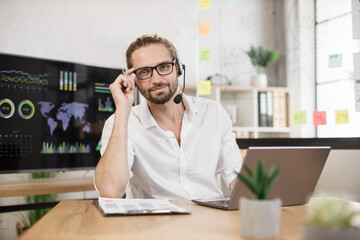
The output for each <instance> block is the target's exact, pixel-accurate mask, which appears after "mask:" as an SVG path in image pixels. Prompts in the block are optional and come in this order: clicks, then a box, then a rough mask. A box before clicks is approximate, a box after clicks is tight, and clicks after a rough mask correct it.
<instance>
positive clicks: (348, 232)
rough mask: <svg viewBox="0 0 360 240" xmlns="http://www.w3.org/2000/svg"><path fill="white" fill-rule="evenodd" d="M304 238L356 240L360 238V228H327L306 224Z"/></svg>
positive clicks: (307, 239) (313, 239)
mask: <svg viewBox="0 0 360 240" xmlns="http://www.w3.org/2000/svg"><path fill="white" fill-rule="evenodd" d="M303 239H306V240H345V239H346V240H356V239H360V228H355V227H349V228H344V229H338V230H335V229H327V228H320V227H315V226H312V225H309V224H306V225H304V228H303Z"/></svg>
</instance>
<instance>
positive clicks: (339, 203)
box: [303, 197, 360, 240]
mask: <svg viewBox="0 0 360 240" xmlns="http://www.w3.org/2000/svg"><path fill="white" fill-rule="evenodd" d="M358 214H359V212H356V211H354V210H353V208H352V206H351V204H350V202H348V201H345V200H343V199H341V198H336V197H316V198H313V199H312V200H311V202H310V203H309V205H308V208H307V223H306V224H305V225H304V228H303V235H304V239H308V240H312V239H318V240H322V239H326V240H335V239H336V240H340V239H346V240H355V239H360V228H358V227H355V226H353V220H354V218H355V217H356V216H357V215H358Z"/></svg>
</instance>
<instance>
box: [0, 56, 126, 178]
mask: <svg viewBox="0 0 360 240" xmlns="http://www.w3.org/2000/svg"><path fill="white" fill-rule="evenodd" d="M121 72H122V69H110V68H102V67H93V66H87V65H83V64H77V63H70V62H61V61H52V60H45V59H37V58H30V57H22V56H14V55H7V54H0V125H1V127H0V172H1V173H5V172H18V171H23V172H24V171H38V170H66V169H84V168H92V167H94V166H96V164H97V162H98V160H99V156H100V154H99V149H100V146H101V139H100V138H101V130H102V127H103V124H104V122H105V120H106V119H107V118H108V117H109V116H110V115H111V114H112V113H113V112H114V110H115V106H114V103H113V99H112V97H111V93H110V90H109V84H110V83H111V82H113V81H114V80H115V78H116V77H117V76H118V75H119V74H120V73H121Z"/></svg>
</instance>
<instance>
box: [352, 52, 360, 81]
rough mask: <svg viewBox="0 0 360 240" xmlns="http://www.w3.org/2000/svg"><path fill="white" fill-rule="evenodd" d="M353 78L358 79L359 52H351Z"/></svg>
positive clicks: (359, 73) (359, 77) (359, 68)
mask: <svg viewBox="0 0 360 240" xmlns="http://www.w3.org/2000/svg"><path fill="white" fill-rule="evenodd" d="M353 60H354V61H353V66H354V79H360V53H354V54H353Z"/></svg>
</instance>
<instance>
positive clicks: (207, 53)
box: [200, 49, 211, 61]
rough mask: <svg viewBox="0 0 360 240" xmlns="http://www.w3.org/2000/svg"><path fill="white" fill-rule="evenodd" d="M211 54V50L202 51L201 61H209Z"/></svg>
mask: <svg viewBox="0 0 360 240" xmlns="http://www.w3.org/2000/svg"><path fill="white" fill-rule="evenodd" d="M210 53H211V51H210V49H200V61H209V60H210Z"/></svg>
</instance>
